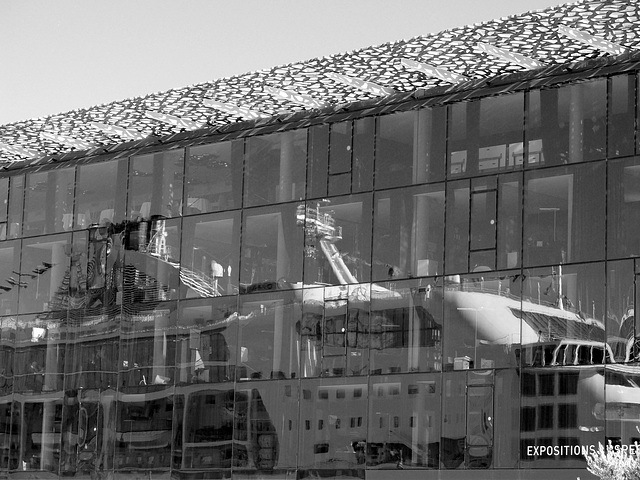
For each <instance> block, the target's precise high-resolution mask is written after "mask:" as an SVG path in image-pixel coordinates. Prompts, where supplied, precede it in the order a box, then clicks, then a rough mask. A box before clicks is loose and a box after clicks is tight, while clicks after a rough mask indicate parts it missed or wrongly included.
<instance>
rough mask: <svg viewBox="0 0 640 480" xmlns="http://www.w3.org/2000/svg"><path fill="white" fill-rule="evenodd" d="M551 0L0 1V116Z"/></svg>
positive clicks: (39, 113) (319, 52)
mask: <svg viewBox="0 0 640 480" xmlns="http://www.w3.org/2000/svg"><path fill="white" fill-rule="evenodd" d="M562 3H566V2H564V1H562V0H313V1H311V0H224V1H223V0H0V125H4V124H7V123H12V122H16V121H20V120H27V119H30V118H38V117H43V116H47V115H53V114H57V113H62V112H66V111H69V110H73V109H78V108H86V107H91V106H94V105H99V104H103V103H109V102H112V101H116V100H122V99H126V98H130V97H137V96H142V95H145V94H148V93H153V92H158V91H164V90H169V89H171V88H180V87H184V86H187V85H193V84H197V83H202V82H207V81H211V80H214V79H217V78H223V77H229V76H233V75H238V74H242V73H245V72H249V71H255V70H261V69H265V68H269V67H273V66H276V65H283V64H289V63H294V62H298V61H303V60H308V59H311V58H316V57H322V56H327V55H331V54H334V53H343V52H348V51H351V50H355V49H358V48H362V47H366V46H369V45H377V44H381V43H385V42H390V41H395V40H403V39H409V38H412V37H415V36H418V35H427V34H430V33H436V32H439V31H442V30H446V29H450V28H455V27H459V26H464V25H468V24H472V23H478V22H482V21H486V20H492V19H494V18H501V17H505V16H509V15H514V14H519V13H524V12H527V11H530V10H539V9H542V8H546V7H549V6H556V5H560V4H562Z"/></svg>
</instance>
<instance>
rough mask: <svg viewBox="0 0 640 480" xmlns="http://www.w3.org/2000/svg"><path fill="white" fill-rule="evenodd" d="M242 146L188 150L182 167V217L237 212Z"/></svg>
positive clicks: (237, 143) (229, 144)
mask: <svg viewBox="0 0 640 480" xmlns="http://www.w3.org/2000/svg"><path fill="white" fill-rule="evenodd" d="M243 154H244V142H243V141H242V140H235V141H232V142H220V143H213V144H210V145H202V146H198V147H191V148H190V149H189V153H188V157H187V160H186V166H185V170H186V173H185V201H184V207H183V209H182V214H183V215H192V214H196V213H208V212H218V211H221V210H231V209H234V208H240V207H241V202H242V158H243Z"/></svg>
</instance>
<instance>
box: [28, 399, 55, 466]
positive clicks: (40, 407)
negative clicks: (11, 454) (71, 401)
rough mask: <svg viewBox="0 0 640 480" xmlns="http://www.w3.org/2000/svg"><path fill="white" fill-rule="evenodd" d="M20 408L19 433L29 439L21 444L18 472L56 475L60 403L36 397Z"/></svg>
mask: <svg viewBox="0 0 640 480" xmlns="http://www.w3.org/2000/svg"><path fill="white" fill-rule="evenodd" d="M21 406H22V411H21V424H22V427H23V429H22V432H21V433H22V435H23V436H24V437H23V438H27V439H29V440H30V441H28V442H26V441H25V442H23V443H22V445H21V447H22V448H21V452H20V456H21V459H22V466H21V467H22V468H21V470H27V471H38V470H39V471H46V472H50V473H49V474H48V475H51V474H57V473H58V469H59V467H60V443H61V431H62V400H61V399H52V398H39V399H36V400H34V401H25V402H23V403H21ZM19 468H20V466H19Z"/></svg>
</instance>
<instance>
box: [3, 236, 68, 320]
mask: <svg viewBox="0 0 640 480" xmlns="http://www.w3.org/2000/svg"><path fill="white" fill-rule="evenodd" d="M70 241H71V234H60V235H53V236H49V237H40V238H36V239H33V240H24V241H23V243H22V265H21V267H20V275H19V277H18V278H16V276H15V274H14V275H13V276H12V278H13V281H12V282H15V285H14V288H19V289H20V299H19V302H20V306H19V310H20V313H31V312H45V311H51V312H53V311H59V310H66V309H67V308H68V306H69V305H68V304H69V302H68V300H69V279H70V276H71V271H70V265H71V261H70V260H71V248H70Z"/></svg>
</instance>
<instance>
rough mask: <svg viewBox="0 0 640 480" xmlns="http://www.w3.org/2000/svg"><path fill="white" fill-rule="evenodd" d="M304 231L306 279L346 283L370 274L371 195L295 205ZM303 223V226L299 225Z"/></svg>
mask: <svg viewBox="0 0 640 480" xmlns="http://www.w3.org/2000/svg"><path fill="white" fill-rule="evenodd" d="M298 225H299V227H298V228H300V231H301V232H302V231H304V235H305V240H304V242H305V283H307V284H312V283H325V284H327V283H328V284H334V285H337V284H347V283H357V282H366V281H369V279H370V278H371V271H370V260H371V228H372V225H371V195H370V194H369V195H367V194H365V195H352V196H349V197H341V198H332V199H331V200H324V201H321V202H310V203H308V204H307V205H306V212H304V210H303V206H302V205H301V206H299V207H298ZM301 227H304V228H301Z"/></svg>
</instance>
